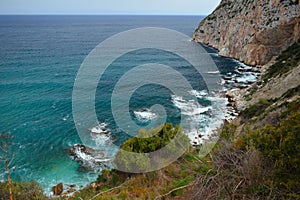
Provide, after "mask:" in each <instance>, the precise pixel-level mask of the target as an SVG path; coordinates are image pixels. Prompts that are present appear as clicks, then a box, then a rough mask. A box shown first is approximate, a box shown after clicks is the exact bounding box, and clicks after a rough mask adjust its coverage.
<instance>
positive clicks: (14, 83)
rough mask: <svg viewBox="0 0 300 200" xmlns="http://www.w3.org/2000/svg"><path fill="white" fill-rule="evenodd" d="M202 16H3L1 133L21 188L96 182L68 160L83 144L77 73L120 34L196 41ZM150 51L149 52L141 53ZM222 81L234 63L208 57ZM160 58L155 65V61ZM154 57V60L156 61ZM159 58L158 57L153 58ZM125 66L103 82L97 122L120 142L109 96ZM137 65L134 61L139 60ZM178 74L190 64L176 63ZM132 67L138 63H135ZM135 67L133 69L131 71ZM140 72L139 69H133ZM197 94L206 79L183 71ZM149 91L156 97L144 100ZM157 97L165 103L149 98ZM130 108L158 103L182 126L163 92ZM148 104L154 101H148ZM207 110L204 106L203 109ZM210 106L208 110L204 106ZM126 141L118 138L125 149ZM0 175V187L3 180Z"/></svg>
mask: <svg viewBox="0 0 300 200" xmlns="http://www.w3.org/2000/svg"><path fill="white" fill-rule="evenodd" d="M202 18H203V17H201V16H1V17H0V131H1V132H2V133H5V132H7V131H10V132H11V133H12V134H13V136H14V137H15V138H14V141H15V142H16V145H15V146H14V148H13V151H14V152H16V155H17V156H16V158H15V161H14V163H13V165H16V166H17V169H16V170H15V171H13V172H12V176H13V178H14V179H15V180H29V179H35V180H37V181H38V182H39V183H40V184H42V185H43V186H44V187H46V188H49V187H50V186H52V185H54V184H55V183H57V182H64V183H76V184H78V185H84V184H86V183H88V182H90V181H93V180H95V177H96V176H97V174H95V173H93V172H82V171H80V170H78V167H79V165H78V163H76V162H74V161H73V160H72V159H71V158H70V157H69V156H68V155H67V153H66V151H65V150H66V149H68V148H70V147H71V146H72V145H73V144H76V143H80V142H81V141H80V138H79V136H78V134H77V132H76V128H75V125H74V122H73V118H72V89H73V84H74V80H75V77H76V73H77V71H78V69H79V67H80V65H81V63H82V62H83V60H84V58H85V57H86V56H87V55H88V54H89V52H90V51H91V50H92V49H93V48H94V47H95V46H96V45H98V44H99V43H100V42H102V41H103V40H105V39H106V38H108V37H110V36H112V35H114V34H117V33H119V32H121V31H125V30H129V29H133V28H139V27H149V26H151V27H164V28H170V29H174V30H177V31H179V32H182V33H184V34H186V35H188V36H191V35H192V33H193V30H194V29H195V28H196V26H197V25H198V23H199V22H200V21H201V19H202ZM143 51H147V50H143ZM143 51H139V52H133V53H131V54H129V55H127V56H128V57H127V58H126V59H127V61H128V60H130V59H128V58H130V56H132V57H134V56H137V55H139V54H144V53H148V54H147V55H149V58H150V59H152V60H155V61H156V62H163V61H164V60H168V61H170V62H172V61H173V62H174V59H175V61H176V58H174V55H171V54H168V53H165V54H160V53H157V52H156V53H153V52H151V51H153V50H148V51H147V52H143ZM209 51H211V53H212V56H213V58H214V60H215V62H216V63H217V65H218V68H219V70H221V72H222V73H226V72H228V71H233V69H234V66H235V65H236V63H235V62H233V61H231V60H229V59H225V58H220V57H217V56H216V55H215V52H214V51H213V50H209ZM157 54H159V55H161V56H160V57H157V56H156V55H157ZM151 55H152V57H151ZM153 55H154V56H153ZM126 59H125V58H122V57H121V58H119V59H118V60H117V61H116V62H115V63H114V65H113V66H112V67H111V68H110V70H109V71H107V72H106V73H105V74H104V79H103V81H104V83H105V77H107V79H109V80H110V81H111V82H110V83H108V85H107V88H105V89H104V91H101V89H99V90H98V91H97V94H102V95H101V96H100V95H98V96H97V97H96V100H97V101H96V111H97V114H98V118H99V121H105V122H107V123H109V124H110V126H111V127H112V130H113V133H112V134H114V135H115V136H116V137H118V131H116V129H114V128H116V127H114V123H113V120H112V117H111V113H110V111H109V109H108V108H109V106H110V101H109V95H110V93H109V91H111V90H112V88H111V87H112V82H114V83H115V82H116V81H117V80H118V78H119V77H118V76H115V77H113V78H112V77H111V74H112V73H113V74H119V75H120V76H121V74H122V71H118V65H120V64H121V65H122V64H124V63H126ZM133 60H134V59H133ZM175 63H176V65H177V66H176V67H177V68H178V69H180V67H182V66H184V65H185V63H184V62H178V61H176V62H175ZM131 64H132V63H131ZM131 64H130V63H129V64H128V63H127V65H128V66H130V65H131ZM135 64H136V63H135ZM182 70H183V71H181V73H183V74H184V73H185V74H187V76H189V78H190V80H192V81H191V82H192V83H194V86H195V87H194V88H195V89H196V90H203V89H205V85H204V84H202V82H201V77H198V76H196V75H195V76H193V74H195V73H193V71H190V70H189V69H188V68H184V69H182ZM100 81H101V80H100ZM145 91H150V92H148V93H145ZM151 91H160V95H158V96H156V97H153V98H150V97H149V96H147V95H149V94H151V93H152V92H151ZM134 97H135V98H133V100H131V102H130V109H131V110H132V111H134V110H136V109H140V108H144V107H149V106H151V105H153V104H155V102H160V103H162V104H165V106H166V107H169V111H170V113H171V114H170V117H169V119H168V120H169V121H171V122H174V123H176V120H178V113H177V111H178V112H179V109H178V108H176V106H175V107H174V105H173V104H172V102H171V101H170V100H171V99H170V94H169V92H168V91H167V89H165V88H161V87H160V86H155V85H149V86H145V87H144V88H141V89H139V90H137V91H136V92H135V93H134ZM145 99H148V101H145ZM202 103H203V104H205V102H202ZM206 103H207V104H209V102H206ZM124 139H126V137H123V138H122V137H120V138H119V141H118V142H119V143H121V142H122V141H124ZM3 169H4V168H3V167H2V168H0V174H1V176H0V179H3V178H4V170H3Z"/></svg>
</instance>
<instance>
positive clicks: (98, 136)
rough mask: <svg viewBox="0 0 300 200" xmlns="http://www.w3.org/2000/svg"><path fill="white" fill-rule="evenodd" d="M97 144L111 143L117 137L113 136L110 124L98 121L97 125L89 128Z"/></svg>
mask: <svg viewBox="0 0 300 200" xmlns="http://www.w3.org/2000/svg"><path fill="white" fill-rule="evenodd" d="M88 130H89V132H90V135H91V137H92V139H93V141H94V142H95V143H96V146H98V147H100V146H105V145H109V144H110V143H111V142H113V141H114V140H115V139H114V138H113V137H112V136H111V129H110V128H108V124H107V123H104V122H98V124H97V126H95V127H92V128H90V129H88Z"/></svg>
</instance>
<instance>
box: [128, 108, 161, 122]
mask: <svg viewBox="0 0 300 200" xmlns="http://www.w3.org/2000/svg"><path fill="white" fill-rule="evenodd" d="M133 113H134V116H135V118H136V119H137V120H139V121H140V122H143V123H146V122H149V121H151V120H153V119H155V118H157V115H156V114H155V113H153V112H152V111H151V110H150V109H148V108H143V109H140V110H135V111H133Z"/></svg>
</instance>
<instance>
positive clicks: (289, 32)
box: [193, 0, 300, 65]
mask: <svg viewBox="0 0 300 200" xmlns="http://www.w3.org/2000/svg"><path fill="white" fill-rule="evenodd" d="M299 38H300V3H299V0H269V1H267V0H222V1H221V3H220V5H219V6H218V7H217V8H216V9H215V10H214V12H213V13H212V14H210V15H209V16H207V17H206V18H205V19H204V20H203V21H202V22H201V23H200V24H199V27H198V28H197V29H196V30H195V33H194V35H193V39H194V41H196V42H201V43H204V44H208V45H210V46H212V47H214V48H217V49H218V50H219V54H220V55H221V56H226V57H232V58H235V59H238V60H240V61H242V62H244V63H246V64H248V65H265V64H267V63H268V62H269V61H270V60H272V58H273V57H274V56H277V55H278V54H279V53H280V52H282V51H283V50H286V49H287V48H288V47H289V46H290V45H292V44H293V43H295V42H297V41H298V40H299Z"/></svg>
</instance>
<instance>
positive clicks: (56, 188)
mask: <svg viewBox="0 0 300 200" xmlns="http://www.w3.org/2000/svg"><path fill="white" fill-rule="evenodd" d="M63 191H64V186H63V184H62V183H59V184H57V185H55V186H53V187H52V192H53V195H55V196H59V195H61V194H62V193H63Z"/></svg>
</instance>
